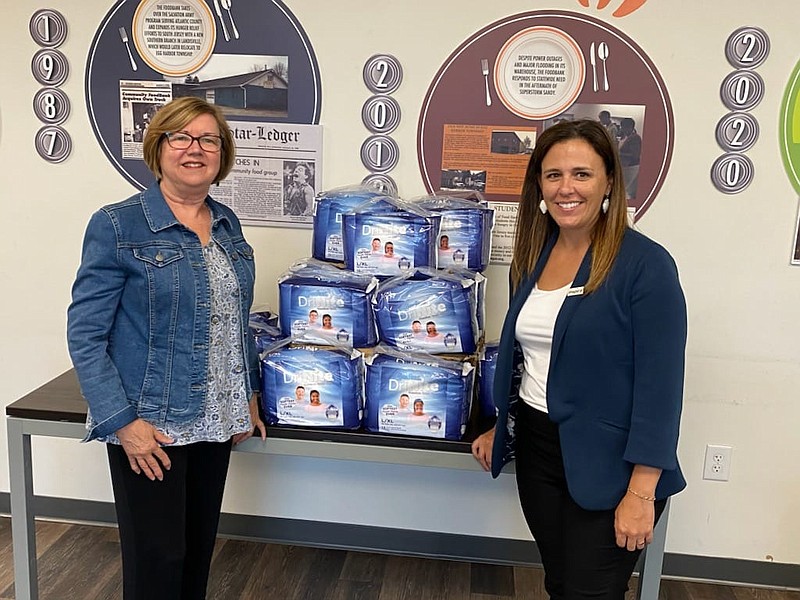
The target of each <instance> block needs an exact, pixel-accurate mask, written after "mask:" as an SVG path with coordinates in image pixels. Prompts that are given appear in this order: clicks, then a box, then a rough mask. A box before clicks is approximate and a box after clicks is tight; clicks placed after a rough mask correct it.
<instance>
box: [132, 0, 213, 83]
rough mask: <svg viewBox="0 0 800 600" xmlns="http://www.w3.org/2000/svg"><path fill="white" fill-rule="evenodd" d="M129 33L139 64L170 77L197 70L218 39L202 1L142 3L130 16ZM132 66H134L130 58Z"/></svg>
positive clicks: (178, 0)
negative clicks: (142, 63) (130, 31)
mask: <svg viewBox="0 0 800 600" xmlns="http://www.w3.org/2000/svg"><path fill="white" fill-rule="evenodd" d="M132 29H133V35H132V41H133V45H134V46H135V48H136V52H138V54H139V56H140V57H141V58H142V60H143V61H144V62H145V63H147V65H148V66H149V67H151V68H152V69H153V70H155V71H158V72H159V73H161V74H162V75H167V76H170V77H179V76H182V75H188V74H190V73H194V72H195V71H197V70H198V69H200V68H201V67H202V66H203V65H204V64H206V62H207V61H208V59H209V58H211V53H212V52H213V50H214V44H215V43H216V39H217V28H216V23H215V21H214V17H213V15H212V14H211V10H210V9H209V8H208V5H207V4H206V3H205V2H203V1H202V0H174V1H172V2H167V1H165V0H143V1H142V2H141V4H139V6H138V7H137V9H136V13H135V14H134V15H133V25H132ZM120 35H122V32H120ZM123 41H125V38H124V37H123ZM131 63H132V65H133V64H135V58H134V57H133V56H131ZM134 70H136V69H135V68H134Z"/></svg>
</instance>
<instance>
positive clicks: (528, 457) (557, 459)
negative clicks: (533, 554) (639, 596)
mask: <svg viewBox="0 0 800 600" xmlns="http://www.w3.org/2000/svg"><path fill="white" fill-rule="evenodd" d="M518 406H519V408H518V413H517V422H516V431H517V440H516V442H517V450H516V474H517V489H518V491H519V500H520V504H521V506H522V512H523V514H524V515H525V520H526V521H527V523H528V528H529V529H530V531H531V535H533V538H534V539H535V540H536V545H537V547H538V548H539V552H540V554H541V556H542V564H543V565H544V572H545V576H544V586H545V589H546V590H547V593H548V594H549V595H550V598H551V599H552V600H578V599H583V598H594V599H602V600H623V599H624V597H625V592H626V591H627V589H628V581H629V580H630V578H631V574H632V573H633V568H634V567H635V566H636V561H637V560H638V558H639V555H640V554H641V551H639V550H636V551H633V552H631V551H629V550H626V549H625V548H620V547H618V546H617V544H616V538H615V534H614V510H586V509H584V508H581V507H580V506H578V504H577V503H576V502H575V501H574V500H573V499H572V497H571V496H570V494H569V490H568V489H567V480H566V478H565V476H564V463H563V460H562V457H561V445H560V441H559V437H558V426H557V425H556V424H555V423H553V422H552V421H550V419H549V417H548V416H547V414H546V413H543V412H541V411H538V410H536V409H534V408H531V407H530V406H528V405H527V404H525V402H523V401H520V402H519V405H518ZM665 505H666V500H659V501H657V502H656V503H655V519H656V521H658V518H659V517H660V516H661V513H662V512H663V510H664V506H665Z"/></svg>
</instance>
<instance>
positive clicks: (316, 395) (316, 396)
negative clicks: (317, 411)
mask: <svg viewBox="0 0 800 600" xmlns="http://www.w3.org/2000/svg"><path fill="white" fill-rule="evenodd" d="M311 404H313V405H314V406H319V404H320V402H319V392H318V391H317V390H311Z"/></svg>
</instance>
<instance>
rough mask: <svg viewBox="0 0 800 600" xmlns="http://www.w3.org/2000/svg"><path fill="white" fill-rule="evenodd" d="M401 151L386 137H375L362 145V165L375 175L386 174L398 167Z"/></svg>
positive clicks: (395, 143) (369, 138)
mask: <svg viewBox="0 0 800 600" xmlns="http://www.w3.org/2000/svg"><path fill="white" fill-rule="evenodd" d="M398 160H400V149H399V148H398V147H397V142H395V141H394V140H393V139H392V138H390V137H388V136H385V135H373V136H371V137H368V138H367V139H366V140H364V143H363V144H361V163H362V164H363V165H364V166H365V167H367V169H369V170H370V171H374V172H375V173H386V172H387V171H391V170H392V169H394V168H395V167H396V166H397V161H398Z"/></svg>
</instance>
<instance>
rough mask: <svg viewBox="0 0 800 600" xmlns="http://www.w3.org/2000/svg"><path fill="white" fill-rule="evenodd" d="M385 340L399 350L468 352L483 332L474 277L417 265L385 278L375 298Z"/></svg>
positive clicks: (378, 319) (374, 301)
mask: <svg viewBox="0 0 800 600" xmlns="http://www.w3.org/2000/svg"><path fill="white" fill-rule="evenodd" d="M373 306H374V309H375V321H376V323H377V325H378V335H379V337H380V339H381V341H383V342H385V343H386V344H388V345H389V346H394V347H396V348H398V349H400V350H406V351H415V352H428V353H430V354H444V353H465V354H471V353H473V352H475V350H476V349H477V344H478V340H479V338H480V335H479V329H478V322H477V319H476V311H477V308H476V307H477V290H476V281H475V279H470V278H468V277H463V276H462V275H460V274H455V273H448V272H446V271H437V270H435V269H428V268H418V269H414V270H413V271H411V272H410V273H408V274H406V275H401V276H399V277H392V278H391V279H387V280H386V281H384V282H383V283H382V284H381V286H380V288H379V289H378V292H377V293H376V294H375V298H374V300H373Z"/></svg>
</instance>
